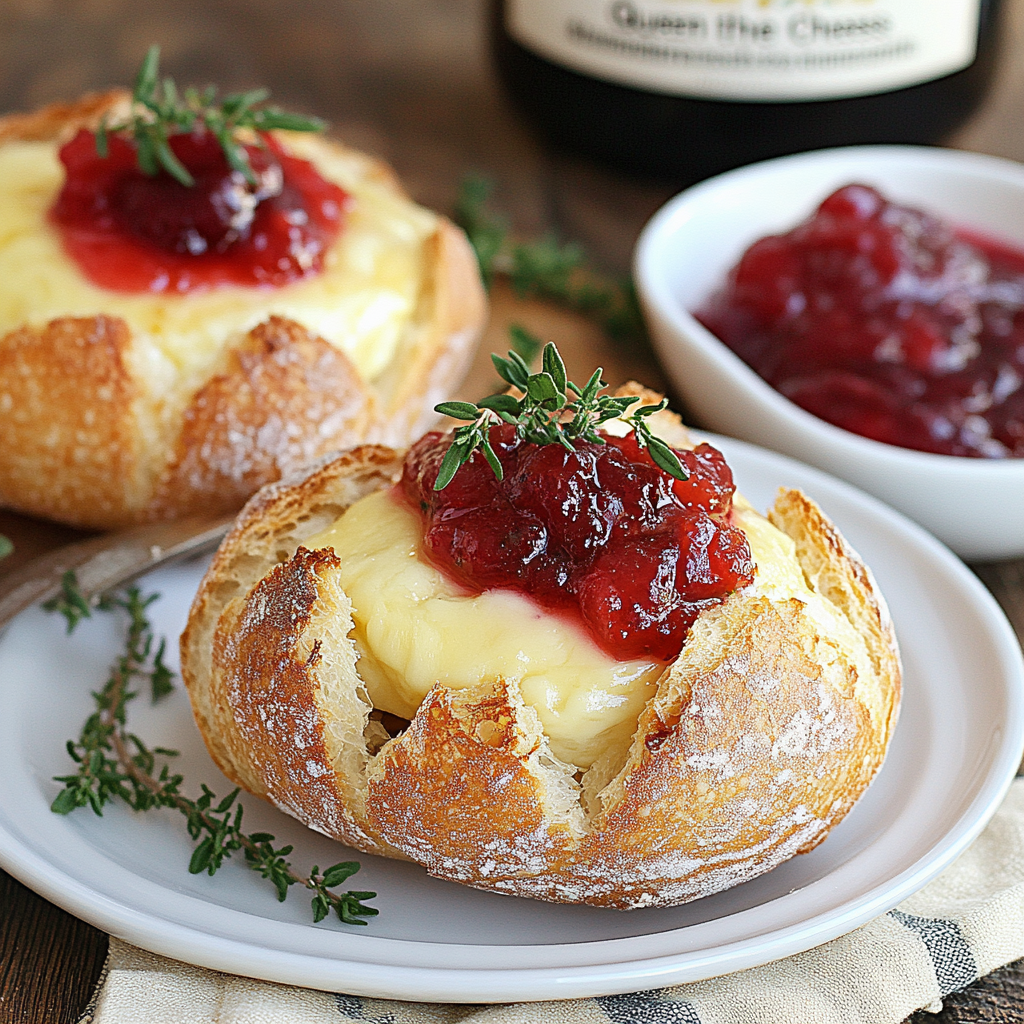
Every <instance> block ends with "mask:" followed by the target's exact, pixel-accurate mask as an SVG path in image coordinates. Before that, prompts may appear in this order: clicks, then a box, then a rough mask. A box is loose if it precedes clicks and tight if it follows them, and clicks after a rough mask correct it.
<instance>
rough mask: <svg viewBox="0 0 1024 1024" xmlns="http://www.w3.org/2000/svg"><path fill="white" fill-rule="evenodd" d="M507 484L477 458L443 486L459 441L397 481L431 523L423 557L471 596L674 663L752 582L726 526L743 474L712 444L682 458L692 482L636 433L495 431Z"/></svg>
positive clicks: (626, 655) (433, 438)
mask: <svg viewBox="0 0 1024 1024" xmlns="http://www.w3.org/2000/svg"><path fill="white" fill-rule="evenodd" d="M490 440H491V445H492V447H493V448H494V451H495V453H496V454H497V456H498V459H499V460H500V462H501V465H502V469H503V470H504V479H503V480H501V481H499V480H498V479H497V478H496V477H495V476H494V474H493V473H492V472H491V469H490V467H489V466H488V465H487V463H486V461H485V460H484V458H483V455H482V454H481V453H480V452H476V453H475V454H474V456H473V458H472V459H471V461H470V462H468V463H467V464H466V465H465V466H463V467H462V468H461V469H460V470H459V471H458V472H457V473H456V474H455V477H454V479H453V480H452V482H451V483H450V484H448V486H447V487H445V488H444V489H443V490H441V491H435V490H434V489H433V487H434V481H435V480H436V479H437V473H438V469H439V468H440V464H441V459H442V458H443V457H444V453H445V451H446V450H447V448H448V445H449V444H450V442H451V435H448V434H439V433H433V434H427V435H426V436H425V437H423V438H422V439H421V440H419V441H418V442H417V443H416V444H415V445H413V447H412V448H411V449H410V451H409V454H408V456H407V457H406V460H405V469H404V472H403V475H402V481H401V484H400V485H399V486H400V489H401V491H402V492H403V493H404V495H405V497H406V499H407V500H408V501H409V502H410V503H412V504H413V505H414V506H415V507H416V508H418V509H420V510H421V511H422V512H423V514H424V516H425V518H426V532H425V536H424V541H423V549H424V552H425V554H426V556H427V557H428V558H429V559H430V560H431V561H432V562H433V563H434V564H435V565H437V566H438V567H439V568H440V569H441V570H442V571H443V572H445V573H446V574H447V575H448V576H449V577H450V578H452V579H454V580H456V581H457V582H459V583H460V584H462V585H463V586H465V587H467V588H468V589H470V590H471V591H473V592H476V593H479V592H480V591H483V590H488V589H494V588H508V589H512V590H518V591H520V592H521V593H524V594H528V595H529V596H531V597H532V598H534V599H535V600H536V601H537V602H539V603H540V604H541V605H543V606H544V607H546V608H549V609H556V610H567V611H570V612H575V613H576V614H578V615H581V616H582V617H583V619H584V621H585V623H586V625H587V626H588V628H589V630H590V632H591V635H592V636H593V638H594V640H595V641H596V642H597V644H598V645H599V646H600V647H601V648H602V649H603V650H604V651H606V652H607V653H608V654H610V655H612V656H613V657H615V658H618V659H619V660H629V659H632V658H643V657H652V658H657V659H661V660H664V661H668V660H670V659H672V658H674V657H675V656H676V655H677V654H678V653H679V651H680V648H681V647H682V645H683V640H684V639H685V638H686V633H687V631H688V630H689V628H690V626H691V625H692V624H693V621H694V620H695V619H696V617H697V615H698V614H699V613H700V612H701V611H702V610H703V609H704V608H708V607H710V606H711V605H714V604H717V603H718V602H719V601H721V600H722V598H724V597H725V596H726V595H727V594H728V593H730V592H731V591H733V590H735V589H736V588H737V587H738V586H742V585H743V584H746V583H749V582H750V581H751V580H752V579H753V573H754V566H753V563H752V561H751V557H750V548H749V546H748V544H747V539H746V537H745V536H744V534H743V533H742V531H740V530H738V529H735V528H734V527H732V526H730V525H729V512H730V510H731V508H732V495H733V491H734V490H735V488H734V485H733V481H732V473H731V471H730V470H729V467H728V466H727V465H726V464H725V459H724V458H723V457H722V455H721V453H720V452H718V451H717V450H716V449H714V448H712V447H711V446H710V445H706V444H702V445H699V446H698V447H697V448H696V449H695V450H694V451H692V452H690V451H679V452H677V453H676V454H677V455H678V456H679V458H680V460H681V461H682V463H683V465H684V466H685V467H686V469H687V470H688V471H689V474H690V478H689V479H688V480H684V481H680V480H674V479H673V478H672V477H670V476H668V475H667V474H666V473H663V472H662V471H661V470H660V469H658V468H657V466H655V465H654V463H653V462H652V461H651V460H650V458H649V457H648V455H647V452H646V451H645V450H643V449H641V448H640V447H639V446H638V445H637V443H636V441H635V440H634V438H633V435H632V434H629V435H627V436H626V437H624V438H617V437H611V436H609V437H608V438H607V441H608V443H607V444H603V445H600V444H594V443H592V442H589V441H579V440H577V441H575V442H574V446H575V450H574V451H572V452H570V451H568V450H567V449H565V448H563V447H562V446H561V445H554V444H550V445H536V444H530V443H525V442H524V443H516V441H515V431H514V428H513V427H510V426H507V425H504V424H501V425H498V426H495V427H493V428H492V429H491V433H490Z"/></svg>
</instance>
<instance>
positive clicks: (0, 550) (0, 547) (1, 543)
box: [0, 533, 14, 558]
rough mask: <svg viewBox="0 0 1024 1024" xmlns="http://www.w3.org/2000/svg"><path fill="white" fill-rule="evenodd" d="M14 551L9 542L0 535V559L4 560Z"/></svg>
mask: <svg viewBox="0 0 1024 1024" xmlns="http://www.w3.org/2000/svg"><path fill="white" fill-rule="evenodd" d="M13 550H14V545H13V544H12V543H11V542H10V540H9V539H8V538H7V537H5V536H4V535H3V534H2V533H0V558H6V557H7V556H8V555H9V554H10V553H11V552H12V551H13Z"/></svg>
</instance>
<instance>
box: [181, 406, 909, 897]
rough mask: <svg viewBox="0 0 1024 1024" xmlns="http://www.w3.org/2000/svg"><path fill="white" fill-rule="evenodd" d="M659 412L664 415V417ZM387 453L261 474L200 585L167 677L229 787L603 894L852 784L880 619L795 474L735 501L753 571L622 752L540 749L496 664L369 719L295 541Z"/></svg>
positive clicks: (816, 827) (723, 866)
mask: <svg viewBox="0 0 1024 1024" xmlns="http://www.w3.org/2000/svg"><path fill="white" fill-rule="evenodd" d="M664 429H667V430H673V429H674V430H676V431H677V435H676V438H678V436H679V432H681V431H682V427H681V426H680V425H679V424H678V420H676V419H674V418H672V419H669V420H668V422H667V424H666V426H665V428H664ZM674 440H675V443H677V444H678V443H680V442H679V440H677V439H675V438H674ZM400 465H401V454H400V453H397V452H391V451H389V450H387V449H383V448H364V449H358V450H355V451H352V452H348V453H345V454H344V455H342V456H341V457H339V459H337V460H334V461H327V462H326V463H324V464H322V465H321V466H320V467H319V468H318V469H316V470H315V471H314V472H313V473H312V474H311V475H310V476H308V477H306V478H305V479H303V480H302V481H300V482H296V483H293V484H281V485H277V486H276V487H274V488H272V489H268V490H266V491H264V492H262V493H261V494H260V495H258V496H257V497H256V498H255V499H254V500H253V501H252V502H251V503H250V504H249V506H248V507H247V509H246V510H245V512H244V513H243V515H242V516H241V518H240V520H239V522H238V524H237V525H236V527H235V529H234V531H233V532H232V534H231V535H230V536H229V538H228V539H227V541H226V542H225V544H224V545H223V546H222V548H221V550H220V552H219V553H218V555H217V557H216V559H215V560H214V563H213V565H212V566H211V569H210V571H209V572H208V574H207V576H206V578H205V580H204V582H203V585H202V588H201V589H200V592H199V594H198V596H197V598H196V601H195V604H194V606H193V611H192V615H191V617H190V621H189V627H188V630H187V631H186V634H185V636H184V637H183V640H182V651H183V659H182V660H183V672H184V675H185V678H186V681H187V683H188V686H189V691H190V694H191V697H192V700H193V704H194V706H195V707H196V712H197V720H198V721H199V723H200V728H201V729H202V731H203V733H204V736H206V738H207V742H208V743H209V744H210V748H211V751H212V752H213V754H214V757H215V758H216V759H217V760H218V763H219V764H220V765H221V767H222V768H223V769H224V771H225V772H226V773H227V774H228V775H229V776H231V777H232V778H234V779H236V780H237V781H239V782H240V783H241V784H242V785H245V786H246V787H247V788H250V789H252V791H253V792H257V793H259V794H260V795H269V796H270V797H271V798H272V799H273V800H274V801H275V802H276V803H277V804H278V805H279V806H281V807H284V808H285V809H287V810H288V811H289V813H293V814H295V815H296V816H297V817H299V818H300V819H301V820H303V821H305V822H307V824H310V825H311V826H312V827H314V828H318V829H320V830H321V831H324V832H326V833H327V834H329V835H334V836H335V837H336V838H339V839H341V840H342V841H343V842H346V843H348V844H349V845H352V846H355V847H356V848H358V849H361V850H364V851H367V852H374V853H381V852H383V853H385V854H386V855H389V856H398V857H403V858H407V859H410V860H413V861H416V862H417V863H419V864H422V865H423V866H424V867H425V868H426V869H427V870H428V871H429V872H430V873H432V874H434V875H437V876H438V877H441V878H446V879H450V880H454V881H459V882H464V883H467V884H470V885H473V886H477V887H480V888H485V889H490V890H492V891H495V892H504V893H510V894H513V895H519V896H530V897H535V898H539V899H545V900H554V901H559V902H586V903H591V904H594V905H598V906H608V907H619V908H629V907H644V906H665V905H670V904H675V903H681V902H685V901H687V900H691V899H696V898H698V897H701V896H705V895H708V894H710V893H713V892H717V891H720V890H722V889H725V888H727V887H729V886H732V885H735V884H738V883H740V882H743V881H746V880H748V879H750V878H753V877H755V876H756V875H758V874H760V873H762V872H764V871H767V870H770V869H771V868H773V867H775V866H776V865H778V864H780V863H782V862H783V861H784V860H786V859H787V858H789V857H791V856H793V855H795V854H797V853H800V852H804V851H807V850H809V849H812V848H813V847H814V846H816V845H817V844H818V843H820V842H821V841H822V840H823V839H824V838H825V837H826V836H827V835H828V833H829V831H830V830H831V829H832V828H833V827H834V826H835V825H836V824H837V823H838V822H839V821H840V820H842V818H843V817H844V816H845V815H846V813H847V812H848V811H849V810H850V808H851V807H852V806H853V804H854V802H855V801H856V800H857V799H858V797H859V796H860V795H861V794H862V793H863V792H864V790H865V789H866V787H867V786H868V785H869V783H870V782H871V780H872V778H873V777H874V775H875V774H876V772H877V770H878V768H879V766H880V765H881V762H882V758H883V757H884V754H885V750H886V747H887V745H888V742H889V739H890V737H891V735H892V730H893V727H894V724H895V719H896V714H897V711H898V707H899V695H900V666H899V657H898V652H897V648H896V645H895V638H894V635H893V631H892V624H891V622H890V620H889V617H888V612H887V610H886V608H885V604H884V601H883V600H882V598H881V595H880V594H879V592H878V589H877V586H876V585H875V583H874V580H873V578H872V577H871V575H870V573H869V572H868V570H867V569H866V568H865V566H864V565H863V563H862V562H861V561H860V559H859V558H858V556H857V555H856V554H855V552H853V551H852V549H851V548H850V547H849V545H848V544H846V542H845V541H844V540H843V539H842V537H841V536H840V535H839V534H838V532H837V531H836V530H835V528H834V527H833V526H832V525H831V523H829V521H828V520H827V519H826V517H825V516H824V515H823V514H822V513H821V511H820V510H819V509H818V508H817V506H816V505H814V503H813V502H812V501H810V499H808V498H807V497H806V496H804V495H802V494H801V493H800V492H797V491H782V492H780V494H779V497H778V499H777V501H776V504H775V507H774V509H773V510H772V511H771V512H770V513H769V518H770V520H771V523H769V522H768V521H766V520H764V519H762V518H761V517H756V514H755V513H753V512H752V510H750V509H749V506H748V505H746V503H744V502H742V500H740V501H738V502H737V510H738V511H737V516H736V521H738V522H740V523H741V524H743V528H744V529H745V530H746V531H747V534H748V538H749V539H750V542H751V549H752V551H753V553H754V556H755V562H758V572H757V575H756V577H755V581H754V583H753V584H752V585H750V586H747V587H741V588H740V589H738V590H736V591H734V592H733V593H732V594H730V595H729V596H728V597H727V598H726V599H725V600H724V601H723V602H722V603H721V604H719V605H718V606H715V607H712V608H709V609H707V610H706V611H704V612H703V613H702V614H701V615H700V617H699V618H698V619H697V621H696V623H695V624H694V626H693V628H692V630H691V631H690V634H689V636H688V638H687V641H686V643H685V644H684V646H683V650H682V652H681V654H680V655H679V657H678V658H677V659H676V660H675V662H673V663H672V664H671V665H670V666H669V668H668V669H667V670H666V671H665V672H664V674H663V675H662V676H661V678H660V679H659V680H658V682H657V686H656V691H655V693H654V696H653V697H651V698H650V699H649V700H648V701H647V703H646V705H645V706H644V707H643V710H642V712H641V713H640V715H639V719H638V721H637V723H636V730H635V733H634V735H633V739H632V742H631V744H630V745H629V747H628V749H626V750H625V751H623V750H621V749H619V750H614V751H613V750H609V751H607V752H606V753H605V754H604V755H602V756H601V757H599V758H598V759H597V760H595V761H594V762H593V764H592V765H591V766H590V767H586V768H583V769H580V768H578V767H577V766H576V765H573V764H570V763H567V762H565V761H562V760H560V759H559V758H557V757H556V756H555V755H554V754H553V753H552V752H551V747H550V744H549V742H548V737H547V736H546V735H545V733H544V730H543V728H542V725H541V721H540V718H539V716H538V714H537V711H536V709H535V708H534V707H532V706H531V705H530V704H529V703H528V702H526V701H525V700H524V698H523V694H522V692H521V690H520V687H519V683H518V681H517V680H516V679H514V678H495V679H490V680H487V681H485V682H484V683H482V684H481V685H480V686H478V687H467V688H462V689H452V688H448V687H445V686H443V685H441V684H439V683H438V684H435V685H434V686H433V687H432V688H431V689H430V690H429V692H428V693H427V694H426V696H425V697H424V698H423V700H422V703H421V704H420V705H419V707H418V708H417V709H416V711H415V713H414V714H413V716H412V718H411V720H410V721H409V722H408V724H407V725H405V726H404V728H402V727H395V726H394V723H392V728H391V730H390V731H389V730H388V729H385V728H384V726H383V724H382V722H383V719H381V718H380V715H379V712H376V711H375V710H374V709H373V707H372V704H371V701H370V699H369V695H368V693H367V690H366V687H365V686H363V684H362V682H361V680H360V678H359V675H358V662H357V660H356V654H357V652H356V651H354V649H353V646H352V641H351V638H350V630H351V622H352V619H351V614H352V612H351V608H350V605H349V604H348V603H347V601H348V599H347V597H346V595H345V594H344V593H343V592H341V591H340V590H339V588H338V585H337V567H336V563H337V558H336V556H335V555H334V553H333V551H331V550H329V549H327V550H320V551H313V552H311V551H308V550H306V549H305V548H304V547H302V544H303V541H304V540H306V539H308V538H311V537H314V536H316V535H317V534H318V533H319V532H320V531H322V530H323V529H324V526H325V525H326V523H328V522H330V521H332V520H331V517H332V516H333V517H335V518H337V516H338V515H340V512H341V510H343V509H344V508H346V507H348V506H349V505H351V504H352V503H353V502H354V501H356V500H358V498H360V497H361V496H362V495H364V494H367V493H369V492H371V491H373V490H375V489H377V488H380V487H382V486H385V485H387V483H388V481H389V480H392V479H394V478H395V477H396V476H397V474H398V472H399V470H400ZM772 524H774V525H772ZM332 559H333V561H332ZM239 609H242V610H241V611H240V610H239ZM245 609H247V610H245ZM286 612H287V615H288V616H291V618H288V619H287V622H285V618H282V616H285V613H286ZM275 623H276V624H275ZM286 627H287V628H286ZM268 662H273V664H274V665H275V666H276V667H275V669H274V670H273V671H269V670H268V669H267V668H266V665H267V664H268ZM227 678H230V680H231V683H230V687H229V688H228V690H227V691H225V690H224V689H222V683H221V682H219V680H224V679H227ZM222 696H223V697H224V698H225V700H226V704H227V708H228V710H227V711H223V710H221V709H219V708H217V707H216V706H217V704H218V701H220V700H221V697H222ZM285 719H287V721H288V723H289V724H288V728H287V729H286V730H285V731H284V732H281V731H280V730H281V728H282V723H283V722H284V721H285ZM288 730H290V731H288ZM282 744H283V745H284V746H286V747H288V748H290V749H289V750H288V751H285V752H282V751H281V749H280V747H281V745H282ZM275 766H277V767H275ZM327 769H329V774H328V772H327Z"/></svg>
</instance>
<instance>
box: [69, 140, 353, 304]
mask: <svg viewBox="0 0 1024 1024" xmlns="http://www.w3.org/2000/svg"><path fill="white" fill-rule="evenodd" d="M263 141H264V146H248V147H246V150H247V152H248V154H249V160H250V163H251V165H252V168H253V172H254V176H255V178H256V183H255V185H253V184H250V183H249V182H247V181H246V179H245V178H244V177H243V175H242V174H241V173H239V172H237V171H232V169H231V168H230V167H229V166H228V163H227V160H226V159H225V157H224V154H223V151H222V150H221V147H220V145H219V143H218V142H217V140H216V138H214V136H213V135H211V134H210V133H208V132H202V133H194V134H191V135H176V136H173V137H172V139H171V148H172V150H173V151H174V154H175V156H177V157H178V159H179V160H180V161H181V162H182V163H183V164H184V165H185V167H187V168H188V170H189V171H190V173H191V174H192V177H193V178H194V179H195V184H194V185H192V186H185V185H182V184H180V183H179V182H177V181H176V180H175V179H174V178H172V177H171V176H170V175H169V174H167V172H165V171H161V172H160V173H159V174H156V175H154V176H152V177H151V176H148V175H146V174H143V173H142V171H140V170H139V168H138V165H137V160H136V153H135V149H134V147H133V146H132V145H131V144H130V143H129V142H128V141H126V140H125V139H122V138H120V137H118V136H113V137H111V138H110V139H109V152H108V156H107V157H105V158H104V157H101V156H100V155H99V154H98V153H97V152H96V141H95V137H94V136H93V135H92V133H91V132H87V131H80V132H79V133H78V134H77V135H76V136H75V137H74V138H73V139H72V140H71V141H70V142H68V143H67V144H66V145H65V146H64V147H63V148H62V149H61V151H60V158H61V161H62V163H63V164H64V167H65V169H66V180H65V183H64V187H63V188H62V189H61V192H60V194H59V196H58V197H57V201H56V203H55V204H54V207H53V209H52V211H51V219H52V221H53V223H55V224H56V225H57V226H58V228H59V229H60V231H61V235H62V239H63V242H64V247H65V249H66V251H67V252H68V253H69V254H70V255H71V257H72V258H73V259H74V260H75V261H76V263H77V264H78V265H79V267H80V268H81V269H82V272H83V273H84V274H85V275H86V277H88V278H89V280H90V281H92V282H93V283H94V284H97V285H99V286H100V287H102V288H109V289H112V290H114V291H120V292H175V293H185V292H190V291H196V290H204V289H208V288H214V287H218V286H221V285H243V286H253V285H262V286H272V287H276V286H280V285H285V284H290V283H291V282H293V281H298V280H300V279H302V278H305V277H309V276H312V275H314V274H316V273H318V272H319V271H320V270H321V269H322V267H323V260H324V255H325V253H326V251H327V249H328V247H329V246H330V244H331V243H332V242H333V241H334V239H335V238H336V237H337V235H338V232H339V231H340V230H341V227H342V218H343V214H344V211H345V207H346V204H347V196H346V194H345V192H344V191H343V190H342V189H340V188H339V187H338V186H337V185H334V184H332V183H330V182H327V181H325V180H324V179H323V178H322V177H321V176H320V174H319V173H317V171H316V169H315V168H314V167H313V165H312V164H311V163H309V162H308V161H306V160H300V159H298V158H296V157H293V156H290V155H289V154H288V153H286V152H285V151H284V150H283V149H282V148H281V146H280V145H279V144H278V143H277V142H276V141H275V140H274V139H273V138H270V137H269V136H268V137H266V138H265V139H264V140H263Z"/></svg>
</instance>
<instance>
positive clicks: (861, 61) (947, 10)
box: [505, 0, 980, 100]
mask: <svg viewBox="0 0 1024 1024" xmlns="http://www.w3.org/2000/svg"><path fill="white" fill-rule="evenodd" d="M979 6H980V0H507V2H506V7H505V11H506V16H505V20H506V27H507V29H508V32H509V35H511V36H512V38H513V39H515V40H517V41H518V42H519V43H521V44H522V45H523V46H525V47H526V48H527V49H530V50H532V51H534V52H535V53H537V54H539V55H540V56H542V57H546V58H548V59H549V60H551V61H554V62H555V63H557V64H561V65H563V66H565V67H569V68H572V69H573V70H575V71H580V72H583V73H584V74H587V75H591V76H592V77H595V78H603V79H605V80H607V81H612V82H618V83H620V84H622V85H630V86H634V87H636V88H641V89H647V90H649V91H652V92H662V93H668V94H671V95H677V96H699V97H703V98H707V99H728V100H825V99H841V98H844V97H848V96H863V95H867V94H868V93H875V92H888V91H890V90H892V89H900V88H903V87H905V86H909V85H917V84H919V83H921V82H927V81H931V80H932V79H934V78H941V77H942V76H943V75H948V74H952V73H953V72H954V71H960V70H961V69H963V68H965V67H967V66H968V65H969V64H970V63H971V62H972V61H973V60H974V57H975V50H976V47H977V35H978V14H979Z"/></svg>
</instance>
